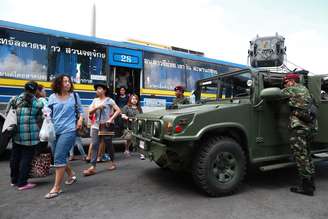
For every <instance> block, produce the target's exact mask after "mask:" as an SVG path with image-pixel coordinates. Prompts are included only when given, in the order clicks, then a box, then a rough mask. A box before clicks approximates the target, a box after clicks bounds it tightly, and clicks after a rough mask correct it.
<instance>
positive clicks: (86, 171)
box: [83, 168, 96, 176]
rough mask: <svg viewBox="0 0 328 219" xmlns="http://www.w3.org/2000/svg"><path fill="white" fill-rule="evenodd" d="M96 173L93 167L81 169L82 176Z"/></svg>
mask: <svg viewBox="0 0 328 219" xmlns="http://www.w3.org/2000/svg"><path fill="white" fill-rule="evenodd" d="M95 174H96V170H95V169H90V168H89V169H86V170H83V175H84V176H92V175H95Z"/></svg>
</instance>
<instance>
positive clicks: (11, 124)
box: [0, 106, 17, 148]
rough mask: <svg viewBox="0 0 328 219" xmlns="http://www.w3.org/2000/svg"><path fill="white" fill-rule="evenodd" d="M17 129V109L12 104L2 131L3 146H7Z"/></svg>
mask: <svg viewBox="0 0 328 219" xmlns="http://www.w3.org/2000/svg"><path fill="white" fill-rule="evenodd" d="M16 129H17V110H16V107H14V106H11V107H10V110H9V112H8V114H7V116H6V119H5V122H4V124H3V126H2V131H1V137H0V139H1V142H0V144H1V148H7V146H8V144H9V142H10V140H11V139H12V138H13V136H14V134H15V132H16Z"/></svg>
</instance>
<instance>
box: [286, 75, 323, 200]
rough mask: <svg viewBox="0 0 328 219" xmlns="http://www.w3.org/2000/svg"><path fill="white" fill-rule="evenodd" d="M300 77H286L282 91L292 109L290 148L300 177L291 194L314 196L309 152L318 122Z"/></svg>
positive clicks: (311, 101)
mask: <svg viewBox="0 0 328 219" xmlns="http://www.w3.org/2000/svg"><path fill="white" fill-rule="evenodd" d="M299 79H300V77H299V75H298V74H296V73H288V74H286V76H285V77H284V86H285V88H284V89H283V90H282V93H283V95H284V96H287V97H288V104H289V106H290V108H291V114H290V117H289V119H290V121H289V129H290V138H289V143H290V148H291V151H292V154H293V157H294V160H295V162H296V165H297V169H298V174H299V176H300V184H299V185H298V186H295V187H292V188H290V191H291V192H295V193H300V194H304V195H309V196H313V193H314V190H315V185H314V165H313V162H312V159H311V154H310V150H309V145H310V142H311V140H312V138H313V134H314V133H315V132H316V131H317V127H318V126H317V120H316V118H315V116H314V115H312V113H311V110H310V108H311V105H312V104H314V103H313V99H312V97H311V95H310V93H309V90H308V89H307V88H306V87H305V86H303V85H302V84H299V83H298V82H299Z"/></svg>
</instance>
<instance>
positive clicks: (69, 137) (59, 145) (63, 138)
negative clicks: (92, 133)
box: [53, 131, 76, 167]
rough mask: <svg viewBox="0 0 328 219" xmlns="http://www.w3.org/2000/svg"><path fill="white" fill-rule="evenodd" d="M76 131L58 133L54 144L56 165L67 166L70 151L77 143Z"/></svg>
mask: <svg viewBox="0 0 328 219" xmlns="http://www.w3.org/2000/svg"><path fill="white" fill-rule="evenodd" d="M75 138H76V132H75V131H73V132H65V133H63V134H60V135H57V136H56V140H55V141H54V144H53V154H54V166H55V167H65V166H66V164H67V161H68V153H69V151H70V150H71V149H72V147H73V146H74V143H75Z"/></svg>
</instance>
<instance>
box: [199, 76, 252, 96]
mask: <svg viewBox="0 0 328 219" xmlns="http://www.w3.org/2000/svg"><path fill="white" fill-rule="evenodd" d="M251 79H252V78H251V72H250V71H245V70H243V71H238V72H234V73H228V74H224V75H219V76H218V77H212V78H209V79H204V80H201V81H199V82H198V89H197V91H196V98H197V97H198V100H199V99H201V100H220V99H233V98H237V97H247V96H249V95H250V86H251V84H250V83H251ZM197 92H199V93H198V95H197Z"/></svg>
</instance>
